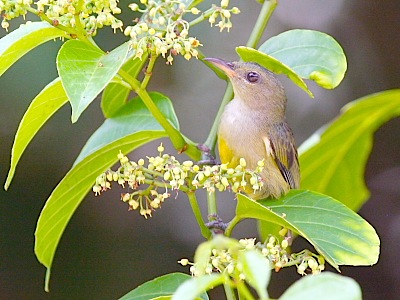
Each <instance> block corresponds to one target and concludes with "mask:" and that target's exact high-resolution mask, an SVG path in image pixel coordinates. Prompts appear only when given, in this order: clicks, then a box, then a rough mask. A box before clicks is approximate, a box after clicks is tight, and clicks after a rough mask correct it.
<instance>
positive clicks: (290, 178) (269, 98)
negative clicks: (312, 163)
mask: <svg viewBox="0 0 400 300" xmlns="http://www.w3.org/2000/svg"><path fill="white" fill-rule="evenodd" d="M205 60H206V61H208V62H210V63H212V64H213V65H215V66H216V67H218V68H219V69H220V70H222V71H223V72H224V73H225V74H226V75H227V77H228V78H229V80H230V81H231V83H232V87H233V92H234V97H233V99H232V100H231V101H230V102H229V103H228V104H227V105H226V106H225V108H224V111H223V113H222V115H221V119H220V123H219V128H218V132H217V135H218V151H219V155H220V159H221V163H223V164H228V166H229V167H233V168H234V167H235V166H237V165H238V164H239V163H240V159H241V158H244V159H245V161H246V168H247V169H250V170H255V169H256V167H257V164H258V162H259V161H261V160H263V161H264V168H263V170H262V171H261V173H260V174H259V175H260V177H261V180H262V182H263V185H262V187H261V188H260V189H259V190H256V191H253V190H252V189H250V188H247V189H245V190H244V192H245V193H246V194H247V195H248V196H249V197H250V198H252V199H254V200H260V199H264V198H275V199H277V198H280V197H282V196H283V195H285V194H286V193H288V192H289V190H290V189H297V188H299V186H300V167H299V161H298V154H297V148H296V144H295V140H294V136H293V132H292V130H291V129H290V127H289V125H288V123H287V122H286V105H287V98H286V94H285V90H284V88H283V86H282V84H281V82H280V81H279V80H278V79H277V78H276V77H275V75H274V74H273V73H272V72H271V71H269V70H267V69H266V68H264V67H262V66H260V65H259V64H257V63H254V62H242V61H234V62H228V61H225V60H222V59H219V58H205Z"/></svg>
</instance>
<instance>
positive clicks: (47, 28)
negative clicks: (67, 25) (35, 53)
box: [0, 22, 67, 76]
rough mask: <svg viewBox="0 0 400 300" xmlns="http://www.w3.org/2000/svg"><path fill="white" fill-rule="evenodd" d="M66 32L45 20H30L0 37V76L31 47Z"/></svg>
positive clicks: (65, 35) (64, 34)
mask: <svg viewBox="0 0 400 300" xmlns="http://www.w3.org/2000/svg"><path fill="white" fill-rule="evenodd" d="M59 37H67V34H66V33H65V32H64V31H62V30H60V29H57V28H55V27H53V26H51V25H50V24H49V23H47V22H31V23H28V24H25V25H21V27H19V28H18V29H16V30H14V31H13V32H11V33H9V34H7V35H6V36H5V37H3V38H2V39H0V62H1V63H0V76H1V75H3V73H4V72H5V71H7V70H8V68H9V67H11V66H12V65H13V64H14V63H15V62H16V61H18V59H20V58H21V57H22V56H24V55H25V54H26V53H28V52H29V51H30V50H32V49H33V48H35V47H37V46H39V45H41V44H43V43H44V42H47V41H49V40H53V39H56V38H59Z"/></svg>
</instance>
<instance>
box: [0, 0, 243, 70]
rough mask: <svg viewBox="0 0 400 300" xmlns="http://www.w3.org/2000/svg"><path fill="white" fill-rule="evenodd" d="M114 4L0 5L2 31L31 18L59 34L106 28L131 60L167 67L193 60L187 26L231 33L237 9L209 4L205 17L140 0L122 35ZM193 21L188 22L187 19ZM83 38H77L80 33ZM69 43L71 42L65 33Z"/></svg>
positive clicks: (180, 0) (176, 0)
mask: <svg viewBox="0 0 400 300" xmlns="http://www.w3.org/2000/svg"><path fill="white" fill-rule="evenodd" d="M118 5H119V0H37V1H34V0H0V13H1V15H2V18H3V19H2V22H1V26H2V27H3V28H4V29H6V30H8V28H9V26H10V24H9V21H10V20H12V19H14V18H17V17H19V16H23V17H24V18H25V16H26V14H27V13H28V12H31V13H34V14H36V15H38V16H39V17H41V18H42V19H43V20H46V21H48V22H49V23H51V24H52V25H53V26H59V25H60V26H63V27H62V28H61V27H59V28H60V29H63V30H68V29H74V30H77V31H82V30H83V31H84V32H85V35H88V36H94V35H96V34H97V30H98V29H100V28H102V27H105V26H110V27H111V28H113V30H114V32H115V31H116V30H117V29H120V30H123V32H124V34H125V35H126V36H128V37H129V38H130V40H131V46H132V49H133V50H134V51H135V57H137V58H140V59H141V58H142V56H143V54H144V53H149V54H154V55H161V56H163V57H164V58H166V60H167V64H172V61H173V60H174V56H176V55H182V56H183V57H184V58H185V59H187V60H189V59H191V58H192V57H195V58H197V57H198V54H199V53H198V50H197V48H198V47H199V46H202V44H201V43H200V41H199V40H197V39H196V38H195V37H192V36H190V34H189V30H190V26H192V25H195V24H198V23H200V22H201V21H204V20H207V19H208V21H209V23H210V24H211V26H213V25H215V26H217V27H219V28H220V30H221V31H223V30H224V29H227V30H228V31H229V29H230V28H231V27H232V22H231V15H232V14H238V13H239V12H240V10H239V9H238V8H237V7H233V8H229V7H228V6H229V0H222V1H220V3H219V5H216V4H212V6H211V8H209V9H208V10H206V11H203V12H202V11H200V10H199V9H198V8H197V7H194V6H193V7H192V6H187V5H186V1H184V0H140V3H139V4H137V3H131V4H129V5H128V7H129V8H130V9H131V10H132V11H133V12H139V13H141V17H140V18H135V19H134V20H133V23H134V25H128V26H126V27H125V29H123V25H124V24H123V22H122V21H121V20H120V19H118V18H117V17H116V15H119V14H120V13H121V8H120V7H119V6H118ZM187 16H188V17H189V19H192V20H191V21H190V22H189V21H188V20H186V19H185V18H186V17H187ZM81 33H82V32H81ZM70 34H71V37H74V36H73V34H72V32H70Z"/></svg>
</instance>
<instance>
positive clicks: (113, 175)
mask: <svg viewBox="0 0 400 300" xmlns="http://www.w3.org/2000/svg"><path fill="white" fill-rule="evenodd" d="M157 150H158V152H159V155H158V156H155V157H147V162H146V161H145V160H144V159H139V160H138V161H137V162H133V161H129V159H128V158H127V157H126V156H125V155H123V154H121V153H120V154H119V155H118V159H119V161H120V164H121V166H120V167H119V168H118V169H117V170H116V171H112V170H108V171H106V172H105V173H103V174H101V175H100V176H98V177H97V179H96V183H95V185H94V186H93V192H94V193H95V195H99V194H101V193H102V192H104V191H106V190H108V189H110V188H111V183H112V182H117V183H118V184H119V185H121V186H122V187H126V188H128V191H127V192H126V193H122V194H121V200H122V201H124V202H126V203H128V205H129V209H131V210H137V209H138V210H139V213H140V214H141V215H142V216H144V217H146V218H147V216H151V213H152V211H154V210H155V209H157V208H159V207H160V206H161V204H162V203H163V202H164V200H165V199H167V198H169V197H170V196H171V191H178V190H182V191H184V192H190V191H195V190H196V189H199V188H203V189H206V190H207V191H208V192H210V193H213V192H215V191H216V190H218V191H225V190H231V191H233V192H235V193H238V192H241V191H244V189H245V188H247V187H248V186H251V188H252V189H253V190H254V191H258V190H259V189H260V188H261V187H262V186H263V181H262V179H261V177H260V176H259V173H260V172H261V171H262V169H263V166H264V162H263V161H259V162H258V167H257V168H256V170H252V171H250V170H247V169H246V161H245V160H244V159H241V160H240V164H239V165H238V166H236V167H235V168H229V166H228V165H227V164H221V165H213V166H209V165H205V166H199V165H196V164H194V163H193V162H192V161H184V162H182V163H180V162H179V161H178V160H177V159H176V158H175V157H174V156H172V155H169V154H163V152H164V147H163V146H162V145H160V146H159V147H158V148H157ZM247 190H248V189H246V191H247Z"/></svg>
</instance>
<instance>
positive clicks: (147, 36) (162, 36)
mask: <svg viewBox="0 0 400 300" xmlns="http://www.w3.org/2000/svg"><path fill="white" fill-rule="evenodd" d="M140 2H141V4H143V5H144V6H145V8H144V9H141V8H140V7H139V5H138V4H135V3H134V4H130V5H129V7H130V9H131V10H133V11H139V12H141V13H142V14H143V15H142V18H141V19H140V20H139V21H138V22H137V24H136V25H134V26H127V27H126V28H125V30H124V34H125V35H126V36H129V37H130V38H131V41H132V48H133V49H134V50H135V51H136V57H138V58H141V57H142V55H143V53H145V52H150V53H155V54H156V55H162V56H163V57H164V58H166V59H167V64H172V62H173V60H174V56H176V55H182V56H183V57H184V58H185V59H187V60H189V59H191V58H192V57H196V58H197V56H198V51H197V49H196V48H198V47H199V46H202V45H201V44H200V42H199V41H198V40H197V39H196V38H194V37H190V36H189V27H190V25H189V22H188V21H186V20H184V19H183V16H184V15H185V14H186V13H191V14H194V15H195V14H198V13H200V11H199V10H198V9H197V8H195V7H194V8H191V9H187V7H186V5H185V3H183V1H171V0H161V1H151V0H150V1H147V0H141V1H140Z"/></svg>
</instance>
